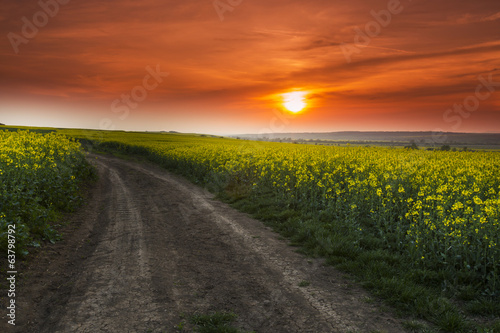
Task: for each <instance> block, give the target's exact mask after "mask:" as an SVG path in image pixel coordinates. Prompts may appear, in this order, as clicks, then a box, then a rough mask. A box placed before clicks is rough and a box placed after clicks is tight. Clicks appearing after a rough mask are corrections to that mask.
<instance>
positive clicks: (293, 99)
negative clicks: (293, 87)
mask: <svg viewBox="0 0 500 333" xmlns="http://www.w3.org/2000/svg"><path fill="white" fill-rule="evenodd" d="M306 94H307V93H306V92H303V91H294V92H289V93H286V94H283V95H282V96H283V106H284V107H285V108H286V109H287V110H288V111H290V112H293V113H297V112H300V111H302V110H303V109H304V108H305V107H306V106H307V103H306V101H305V96H306Z"/></svg>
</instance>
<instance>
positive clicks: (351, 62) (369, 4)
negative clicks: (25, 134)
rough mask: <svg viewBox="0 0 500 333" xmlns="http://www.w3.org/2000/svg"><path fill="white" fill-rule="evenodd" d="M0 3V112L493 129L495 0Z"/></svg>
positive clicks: (66, 120)
mask: <svg viewBox="0 0 500 333" xmlns="http://www.w3.org/2000/svg"><path fill="white" fill-rule="evenodd" d="M0 1H1V8H2V10H1V11H0V36H1V38H0V123H5V124H8V125H27V126H49V127H68V128H91V129H116V130H139V131H180V132H196V133H209V134H243V133H272V132H330V131H445V132H500V1H498V0H475V1H470V0H401V1H399V0H350V1H340V0H308V1H303V0H302V1H299V0H275V1H268V0H266V1H264V0H203V1H201V0H190V1H178V0H176V1H174V0H161V1H160V0H143V1H131V0H120V1H116V0H108V1H97V0H86V1H78V0H40V1H35V0H30V1H27V0H18V1H8V0H0ZM290 96H296V97H295V99H297V102H298V103H299V104H298V105H299V106H300V107H297V106H296V107H295V111H297V109H301V110H300V111H299V112H292V111H289V110H287V106H286V105H288V108H290V107H289V104H287V103H292V104H293V101H292V102H290V98H291V97H290ZM292 100H293V98H292ZM292 109H293V107H292Z"/></svg>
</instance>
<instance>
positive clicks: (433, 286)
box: [219, 192, 500, 333]
mask: <svg viewBox="0 0 500 333" xmlns="http://www.w3.org/2000/svg"><path fill="white" fill-rule="evenodd" d="M219 198H220V199H222V200H223V201H225V202H227V203H229V204H231V205H232V206H233V207H234V208H236V209H238V210H241V211H243V212H246V213H249V214H251V215H252V216H253V217H255V218H257V219H259V220H261V221H263V222H264V223H265V224H266V225H267V226H270V227H271V228H273V230H274V231H276V232H278V233H279V234H280V235H282V236H284V237H285V238H286V239H288V240H289V241H290V245H293V246H298V247H299V252H301V253H303V254H305V255H308V256H312V257H324V258H326V259H327V262H328V263H329V264H331V265H333V266H335V267H337V268H339V269H340V270H342V271H344V272H347V273H349V274H350V275H351V277H352V278H353V279H354V280H355V281H356V282H357V283H360V284H361V285H362V286H363V287H365V288H366V289H367V290H369V291H370V292H371V293H372V295H374V296H376V297H379V298H381V299H384V300H385V302H386V303H387V304H388V305H390V306H392V307H394V309H395V310H396V311H397V314H398V315H399V316H401V317H404V318H410V319H409V320H407V321H406V323H407V324H406V325H405V326H406V327H407V328H408V329H409V330H411V331H414V332H438V331H443V332H482V333H487V332H488V333H500V320H499V314H500V304H499V303H498V302H497V301H496V300H495V299H494V298H492V297H488V296H483V295H479V294H478V293H477V291H476V290H475V289H474V288H473V287H471V286H468V287H464V288H463V290H455V289H453V288H450V287H448V286H447V285H446V284H443V282H442V281H446V280H447V279H449V278H452V277H449V276H446V274H445V273H443V272H436V271H431V270H424V269H420V268H416V267H413V266H412V265H411V264H410V263H408V262H406V261H405V260H404V257H403V256H402V255H401V254H399V253H397V252H395V251H391V250H390V249H388V248H387V247H385V246H384V244H383V243H382V241H380V239H379V238H377V237H376V233H375V232H374V231H372V232H371V233H370V232H366V233H364V234H363V236H362V238H359V234H357V235H352V234H350V233H349V229H348V228H347V227H346V226H343V222H342V221H336V220H333V219H332V218H331V214H329V213H328V212H324V211H323V212H319V213H312V212H307V211H306V210H301V209H300V207H295V208H294V207H288V206H287V205H286V204H284V203H282V202H279V201H276V199H275V198H274V197H273V196H272V195H267V196H266V195H261V196H252V197H246V198H241V197H232V196H231V194H230V193H227V192H224V193H219ZM464 305H465V306H464ZM422 320H424V321H426V322H427V324H425V323H423V322H422Z"/></svg>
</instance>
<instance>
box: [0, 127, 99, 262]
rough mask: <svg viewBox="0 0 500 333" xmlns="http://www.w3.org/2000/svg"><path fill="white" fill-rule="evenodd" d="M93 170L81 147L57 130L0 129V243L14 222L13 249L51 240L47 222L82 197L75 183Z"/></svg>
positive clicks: (52, 234) (22, 250) (1, 244)
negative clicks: (45, 131)
mask: <svg viewBox="0 0 500 333" xmlns="http://www.w3.org/2000/svg"><path fill="white" fill-rule="evenodd" d="M91 175H92V169H91V168H90V166H89V164H88V163H87V161H86V160H85V155H84V153H83V151H82V149H81V146H80V144H79V143H78V142H76V141H75V140H74V139H69V138H67V137H66V136H64V135H61V134H57V133H48V134H40V133H34V132H28V131H17V132H14V131H0V248H1V249H6V248H7V246H8V237H7V235H8V229H9V227H8V226H9V225H15V229H14V230H15V234H16V237H15V240H16V244H15V249H16V251H17V252H18V253H20V254H26V253H27V251H28V248H29V246H39V245H40V240H42V239H44V240H48V241H52V242H53V241H56V240H57V239H59V237H60V236H59V235H58V234H57V232H56V231H55V230H54V229H53V227H52V226H51V223H52V222H55V221H57V220H58V218H59V217H60V214H61V213H62V212H67V211H71V210H72V209H73V208H74V207H75V206H76V205H77V204H78V203H79V202H80V200H81V198H80V196H79V185H80V184H81V182H82V181H83V180H84V179H87V178H88V177H90V176H91Z"/></svg>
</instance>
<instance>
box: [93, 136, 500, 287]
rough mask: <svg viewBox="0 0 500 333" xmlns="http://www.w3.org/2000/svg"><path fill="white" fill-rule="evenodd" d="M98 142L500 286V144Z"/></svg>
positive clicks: (324, 238) (415, 260)
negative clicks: (469, 148) (484, 148)
mask: <svg viewBox="0 0 500 333" xmlns="http://www.w3.org/2000/svg"><path fill="white" fill-rule="evenodd" d="M100 142H101V146H108V147H111V148H114V149H119V150H122V151H123V152H126V153H138V154H142V155H145V156H147V157H148V158H149V159H150V160H152V161H154V162H156V163H158V164H160V165H162V166H164V167H166V168H169V169H172V170H177V171H179V172H181V173H182V174H184V175H186V176H188V177H189V178H191V179H192V180H194V181H195V182H198V183H200V184H204V185H205V186H207V187H209V188H210V189H212V190H214V191H216V192H221V191H225V192H229V193H231V194H233V196H234V195H236V196H240V197H255V198H258V197H259V196H261V195H267V196H268V197H269V196H270V195H271V197H272V198H274V200H276V202H279V203H282V204H283V203H285V207H296V208H297V209H300V210H301V211H305V212H308V213H309V214H321V215H322V216H325V214H326V216H329V217H331V222H329V221H328V219H326V221H323V222H322V223H324V224H326V225H327V224H328V223H342V226H343V230H344V231H345V232H346V233H349V234H350V235H355V236H358V238H359V239H362V238H363V236H364V234H366V233H371V234H372V235H374V236H375V237H377V238H378V239H379V240H380V241H381V242H382V246H383V247H385V248H390V249H392V250H393V251H395V252H397V253H400V254H402V255H403V256H405V257H406V258H407V259H408V260H409V261H411V263H412V265H414V266H416V267H421V268H424V269H430V270H434V271H445V272H447V273H448V276H454V279H455V280H457V281H458V282H464V281H465V282H467V283H471V282H472V281H473V283H475V284H476V285H480V287H479V288H482V290H484V291H487V292H489V293H490V294H492V295H496V294H497V293H498V291H499V290H500V277H499V275H500V248H499V244H500V222H499V221H500V153H498V152H448V151H423V150H408V149H391V148H374V147H325V146H313V145H297V144H277V143H264V142H250V141H242V140H235V139H222V138H209V137H200V136H186V135H175V134H140V133H136V134H133V133H107V134H106V135H105V137H103V138H101V141H100ZM323 220H325V219H323ZM338 221H341V222H338ZM324 230H328V228H326V229H324ZM312 236H313V237H316V238H317V241H318V242H319V243H322V244H323V245H324V247H328V246H329V245H330V246H334V244H333V245H332V244H329V243H331V241H330V242H329V240H328V238H329V235H327V234H324V233H323V234H322V235H312ZM357 246H358V247H360V248H362V247H363V246H364V245H363V244H362V242H360V243H359V244H357ZM326 252H327V253H328V249H326ZM460 280H462V281H460Z"/></svg>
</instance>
